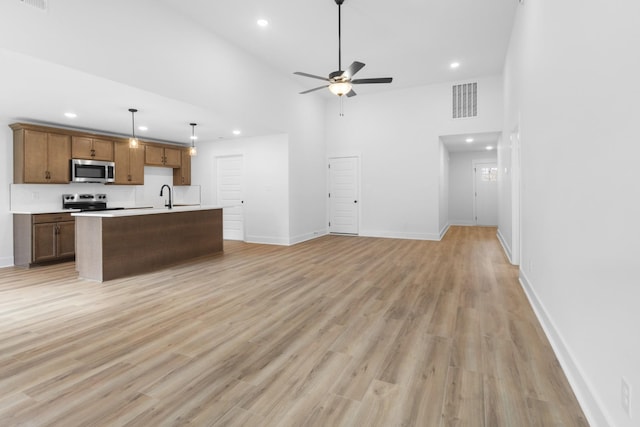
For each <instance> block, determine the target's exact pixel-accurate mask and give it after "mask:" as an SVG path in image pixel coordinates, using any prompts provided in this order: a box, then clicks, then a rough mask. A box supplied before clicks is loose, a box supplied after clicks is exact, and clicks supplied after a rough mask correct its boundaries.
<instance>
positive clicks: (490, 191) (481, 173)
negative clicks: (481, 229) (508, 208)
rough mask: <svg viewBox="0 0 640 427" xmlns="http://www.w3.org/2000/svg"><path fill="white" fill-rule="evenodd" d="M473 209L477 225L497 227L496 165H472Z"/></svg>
mask: <svg viewBox="0 0 640 427" xmlns="http://www.w3.org/2000/svg"><path fill="white" fill-rule="evenodd" d="M474 175H475V198H474V208H475V217H476V224H477V225H490V226H496V225H498V165H497V164H496V163H495V162H493V163H474Z"/></svg>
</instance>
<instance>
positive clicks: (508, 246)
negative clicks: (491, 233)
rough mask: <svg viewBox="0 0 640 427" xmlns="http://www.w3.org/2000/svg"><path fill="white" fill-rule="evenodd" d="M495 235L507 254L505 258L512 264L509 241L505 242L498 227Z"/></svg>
mask: <svg viewBox="0 0 640 427" xmlns="http://www.w3.org/2000/svg"><path fill="white" fill-rule="evenodd" d="M497 236H498V241H499V242H500V244H501V245H502V249H503V250H504V253H505V254H506V255H507V258H508V259H509V262H510V263H511V264H513V258H511V246H510V245H509V243H507V241H506V240H505V238H504V236H503V235H502V233H501V232H500V228H498V233H497Z"/></svg>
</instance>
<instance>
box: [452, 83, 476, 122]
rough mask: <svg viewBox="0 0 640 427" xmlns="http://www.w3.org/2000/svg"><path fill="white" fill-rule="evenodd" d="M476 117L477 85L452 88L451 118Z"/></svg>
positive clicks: (461, 85)
mask: <svg viewBox="0 0 640 427" xmlns="http://www.w3.org/2000/svg"><path fill="white" fill-rule="evenodd" d="M477 115H478V83H465V84H460V85H454V86H453V118H454V119H461V118H465V117H476V116H477Z"/></svg>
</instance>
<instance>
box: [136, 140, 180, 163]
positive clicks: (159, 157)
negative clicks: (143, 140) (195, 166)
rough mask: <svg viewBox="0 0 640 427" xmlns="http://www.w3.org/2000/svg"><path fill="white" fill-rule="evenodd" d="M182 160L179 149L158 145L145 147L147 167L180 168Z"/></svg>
mask: <svg viewBox="0 0 640 427" xmlns="http://www.w3.org/2000/svg"><path fill="white" fill-rule="evenodd" d="M181 158H182V156H181V150H180V149H179V148H170V147H161V146H158V145H145V147H144V164H145V165H149V166H165V167H170V168H179V167H180V162H181Z"/></svg>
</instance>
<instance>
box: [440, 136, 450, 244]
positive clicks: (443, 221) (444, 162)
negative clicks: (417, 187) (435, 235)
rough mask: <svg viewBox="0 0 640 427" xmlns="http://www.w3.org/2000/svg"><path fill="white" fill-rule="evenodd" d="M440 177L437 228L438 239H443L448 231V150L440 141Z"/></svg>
mask: <svg viewBox="0 0 640 427" xmlns="http://www.w3.org/2000/svg"><path fill="white" fill-rule="evenodd" d="M439 146H440V177H439V195H440V200H439V205H440V221H439V224H438V228H439V229H440V238H442V237H444V235H445V233H446V232H447V230H448V229H449V225H450V224H451V223H450V222H449V191H450V185H451V183H450V180H449V165H450V163H449V162H450V158H449V150H447V148H446V147H445V146H444V143H443V142H442V141H440V144H439Z"/></svg>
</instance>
